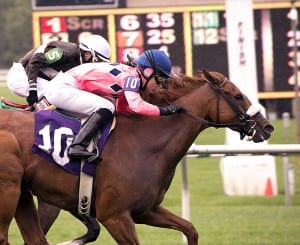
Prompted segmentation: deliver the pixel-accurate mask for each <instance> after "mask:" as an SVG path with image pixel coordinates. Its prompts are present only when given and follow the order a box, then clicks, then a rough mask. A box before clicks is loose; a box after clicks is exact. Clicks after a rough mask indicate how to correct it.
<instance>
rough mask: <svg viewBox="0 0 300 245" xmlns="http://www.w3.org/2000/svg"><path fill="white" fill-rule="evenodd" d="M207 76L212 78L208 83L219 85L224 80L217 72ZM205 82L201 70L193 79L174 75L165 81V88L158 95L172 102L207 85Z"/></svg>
mask: <svg viewBox="0 0 300 245" xmlns="http://www.w3.org/2000/svg"><path fill="white" fill-rule="evenodd" d="M209 74H210V76H211V78H213V79H212V80H210V82H213V83H220V82H221V81H223V79H224V75H222V74H221V73H219V72H215V71H210V72H209ZM207 80H208V78H207V77H206V76H205V74H204V72H203V70H200V71H197V72H196V73H195V76H193V77H191V76H187V75H184V74H179V75H174V76H173V77H172V78H169V79H168V80H167V83H168V85H167V88H165V89H164V88H162V89H161V90H160V94H161V95H162V96H163V97H164V98H165V99H166V100H167V101H168V102H172V101H175V100H176V99H178V98H179V97H181V96H183V95H185V94H187V93H188V92H190V91H192V90H193V89H195V88H199V87H201V86H203V85H204V84H206V83H207Z"/></svg>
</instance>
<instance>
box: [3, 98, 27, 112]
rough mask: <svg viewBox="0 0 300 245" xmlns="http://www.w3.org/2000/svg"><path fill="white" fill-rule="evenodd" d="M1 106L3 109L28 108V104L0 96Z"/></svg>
mask: <svg viewBox="0 0 300 245" xmlns="http://www.w3.org/2000/svg"><path fill="white" fill-rule="evenodd" d="M0 108H3V109H11V110H13V109H15V110H26V109H27V108H28V105H27V104H20V103H16V102H13V101H11V100H9V99H7V98H4V97H1V98H0Z"/></svg>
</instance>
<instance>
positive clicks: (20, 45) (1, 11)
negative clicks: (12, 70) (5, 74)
mask: <svg viewBox="0 0 300 245" xmlns="http://www.w3.org/2000/svg"><path fill="white" fill-rule="evenodd" d="M0 23H1V28H0V36H1V42H0V52H1V55H0V69H1V68H8V67H10V66H11V64H12V62H13V61H17V60H19V59H20V58H21V57H22V56H23V55H24V54H25V53H26V52H27V51H28V50H30V49H31V48H32V24H31V1H30V0H25V1H24V0H1V1H0Z"/></svg>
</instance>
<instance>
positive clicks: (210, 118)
mask: <svg viewBox="0 0 300 245" xmlns="http://www.w3.org/2000/svg"><path fill="white" fill-rule="evenodd" d="M198 77H201V78H202V79H203V80H205V81H206V85H205V86H200V87H199V88H198V89H194V90H193V91H192V92H191V93H190V94H191V96H199V97H201V96H203V97H206V98H205V101H206V103H205V106H204V107H203V106H202V108H198V111H199V114H198V116H199V115H200V116H201V115H202V116H203V115H205V119H206V121H205V122H206V123H207V125H208V126H214V127H228V128H230V129H232V130H234V131H238V132H239V133H240V136H241V139H243V138H244V137H245V136H249V137H251V140H253V141H254V142H262V141H264V140H267V139H268V138H269V137H270V136H271V133H272V132H273V131H274V127H273V126H272V125H271V124H270V123H269V122H268V121H267V119H266V118H265V117H264V116H263V115H262V113H261V111H260V110H261V106H260V105H259V104H252V103H251V102H250V100H249V99H248V97H247V96H246V95H245V94H243V93H242V92H241V91H240V89H239V88H238V87H237V86H236V85H235V84H234V83H232V82H231V81H229V80H228V79H227V78H226V77H225V76H224V75H222V74H220V73H218V72H208V71H205V70H203V72H201V73H199V74H198ZM197 90H201V92H199V91H197ZM199 99H201V98H199ZM201 104H203V103H201ZM195 107H197V106H195ZM203 111H205V114H203ZM193 113H195V112H193Z"/></svg>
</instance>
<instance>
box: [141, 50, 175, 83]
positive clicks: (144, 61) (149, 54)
mask: <svg viewBox="0 0 300 245" xmlns="http://www.w3.org/2000/svg"><path fill="white" fill-rule="evenodd" d="M136 63H137V64H138V65H139V66H140V67H143V68H152V69H154V71H155V72H159V73H162V74H163V75H165V76H167V77H170V76H171V69H172V64H171V61H170V59H169V57H168V56H167V55H166V53H165V52H164V51H160V50H158V49H150V50H146V51H145V52H143V53H142V54H141V56H139V57H138V58H137V60H136Z"/></svg>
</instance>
